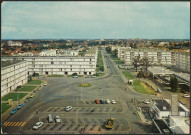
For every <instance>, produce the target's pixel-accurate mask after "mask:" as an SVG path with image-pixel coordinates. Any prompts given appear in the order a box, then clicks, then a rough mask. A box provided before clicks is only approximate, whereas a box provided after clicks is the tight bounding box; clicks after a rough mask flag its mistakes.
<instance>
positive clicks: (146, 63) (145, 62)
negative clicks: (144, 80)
mask: <svg viewBox="0 0 191 135" xmlns="http://www.w3.org/2000/svg"><path fill="white" fill-rule="evenodd" d="M140 63H141V65H142V66H144V67H145V71H146V77H147V71H148V67H149V66H150V64H151V60H150V59H149V58H148V57H144V58H142V59H141V60H140Z"/></svg>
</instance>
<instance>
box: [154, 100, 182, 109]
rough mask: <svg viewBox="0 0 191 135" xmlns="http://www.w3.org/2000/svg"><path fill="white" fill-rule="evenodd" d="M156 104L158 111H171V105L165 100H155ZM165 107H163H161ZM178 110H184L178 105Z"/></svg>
mask: <svg viewBox="0 0 191 135" xmlns="http://www.w3.org/2000/svg"><path fill="white" fill-rule="evenodd" d="M155 103H156V106H157V108H158V109H159V110H160V111H171V105H170V104H169V103H168V102H167V101H166V100H155ZM164 106H165V107H166V109H164V108H163V107H164ZM178 110H179V111H185V110H184V109H182V108H181V107H180V106H178Z"/></svg>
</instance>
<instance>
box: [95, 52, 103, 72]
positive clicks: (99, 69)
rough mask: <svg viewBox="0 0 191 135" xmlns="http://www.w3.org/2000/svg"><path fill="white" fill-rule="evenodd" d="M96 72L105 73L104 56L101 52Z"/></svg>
mask: <svg viewBox="0 0 191 135" xmlns="http://www.w3.org/2000/svg"><path fill="white" fill-rule="evenodd" d="M96 71H97V72H98V71H102V72H103V71H104V66H103V59H102V55H101V51H99V53H98V59H97V68H96Z"/></svg>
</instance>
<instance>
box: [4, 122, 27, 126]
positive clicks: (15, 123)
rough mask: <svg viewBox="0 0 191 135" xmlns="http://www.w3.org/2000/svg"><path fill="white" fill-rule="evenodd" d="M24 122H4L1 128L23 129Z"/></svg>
mask: <svg viewBox="0 0 191 135" xmlns="http://www.w3.org/2000/svg"><path fill="white" fill-rule="evenodd" d="M25 124H26V122H4V124H3V126H5V127H16V126H17V127H23V126H24V125H25Z"/></svg>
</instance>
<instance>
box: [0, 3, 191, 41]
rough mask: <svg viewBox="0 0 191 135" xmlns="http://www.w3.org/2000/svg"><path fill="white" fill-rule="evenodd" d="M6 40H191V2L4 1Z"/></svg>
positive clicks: (3, 15) (2, 20)
mask: <svg viewBox="0 0 191 135" xmlns="http://www.w3.org/2000/svg"><path fill="white" fill-rule="evenodd" d="M1 10H2V12H1V28H2V29H1V30H2V31H1V32H2V34H1V38H2V39H87V38H89V39H95V38H96V39H107V38H114V39H117V38H125V39H126V38H137V37H138V38H150V39H189V38H190V3H189V2H125V1H124V2H23V1H20V2H3V3H2V4H1Z"/></svg>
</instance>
